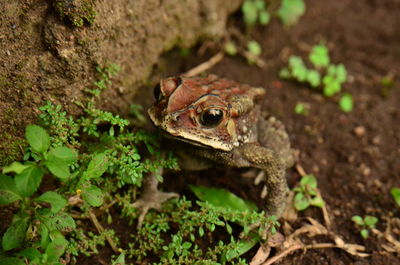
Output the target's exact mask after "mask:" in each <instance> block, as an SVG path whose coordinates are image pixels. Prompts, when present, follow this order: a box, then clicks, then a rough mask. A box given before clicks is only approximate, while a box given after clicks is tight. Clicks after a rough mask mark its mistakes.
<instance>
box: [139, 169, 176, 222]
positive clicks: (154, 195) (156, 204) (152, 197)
mask: <svg viewBox="0 0 400 265" xmlns="http://www.w3.org/2000/svg"><path fill="white" fill-rule="evenodd" d="M157 186H158V180H157V179H156V177H155V173H151V174H150V175H148V176H147V177H146V179H145V181H144V187H143V192H142V194H141V196H140V198H139V199H137V200H136V201H135V202H134V203H133V204H132V206H133V207H135V208H137V209H138V210H139V213H140V215H139V218H138V224H137V228H140V227H141V226H142V224H143V221H144V218H145V216H146V214H147V212H148V211H149V210H151V209H156V210H158V211H160V210H161V207H162V204H163V203H164V202H166V201H168V200H169V199H172V198H177V197H179V195H178V194H177V193H174V192H162V191H159V190H158V189H157Z"/></svg>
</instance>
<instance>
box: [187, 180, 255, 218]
mask: <svg viewBox="0 0 400 265" xmlns="http://www.w3.org/2000/svg"><path fill="white" fill-rule="evenodd" d="M189 188H190V190H191V191H192V192H193V193H194V194H195V195H196V196H197V197H198V198H199V199H200V200H202V201H207V202H208V203H210V204H211V205H213V206H217V207H223V208H226V209H231V210H236V211H241V212H243V211H246V212H253V211H257V206H255V204H254V203H252V202H249V201H246V200H243V199H242V198H239V197H238V196H236V195H235V194H233V193H231V192H229V191H226V190H223V189H215V188H207V187H201V186H194V185H189Z"/></svg>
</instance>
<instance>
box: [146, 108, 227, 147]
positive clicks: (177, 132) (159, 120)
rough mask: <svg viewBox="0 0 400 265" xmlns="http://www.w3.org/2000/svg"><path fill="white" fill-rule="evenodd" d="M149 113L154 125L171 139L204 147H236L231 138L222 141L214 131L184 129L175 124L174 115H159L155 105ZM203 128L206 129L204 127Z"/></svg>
mask: <svg viewBox="0 0 400 265" xmlns="http://www.w3.org/2000/svg"><path fill="white" fill-rule="evenodd" d="M148 114H149V116H150V119H151V120H152V122H153V123H154V125H155V126H156V127H157V128H160V129H161V130H162V131H163V132H164V135H165V136H166V137H167V138H169V139H174V140H179V141H182V142H185V143H188V144H191V145H195V146H199V147H203V148H210V149H218V150H222V151H231V150H232V149H233V148H234V144H233V143H232V141H231V140H230V139H229V140H228V139H226V140H225V141H222V140H221V139H220V138H218V137H217V136H215V137H213V133H214V132H213V133H208V134H206V133H204V131H203V132H202V131H201V130H200V129H197V128H191V130H189V128H186V130H183V129H179V127H177V126H173V122H172V121H173V120H176V119H175V118H174V117H173V115H167V116H165V117H159V116H158V115H157V111H156V110H155V108H154V107H152V108H150V109H149V110H148ZM174 127H175V128H174ZM203 130H205V129H204V128H203ZM210 130H212V129H210ZM210 132H211V131H210ZM216 135H217V134H216Z"/></svg>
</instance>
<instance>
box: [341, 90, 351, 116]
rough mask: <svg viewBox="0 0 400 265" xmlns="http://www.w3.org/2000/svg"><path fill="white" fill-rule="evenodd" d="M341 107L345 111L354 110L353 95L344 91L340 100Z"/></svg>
mask: <svg viewBox="0 0 400 265" xmlns="http://www.w3.org/2000/svg"><path fill="white" fill-rule="evenodd" d="M339 107H340V109H341V110H342V111H344V112H350V111H352V110H353V96H352V95H351V94H350V93H344V94H343V95H342V97H341V98H340V100H339Z"/></svg>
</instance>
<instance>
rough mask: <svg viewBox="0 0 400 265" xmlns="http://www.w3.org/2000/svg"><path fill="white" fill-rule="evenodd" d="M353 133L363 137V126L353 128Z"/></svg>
mask: <svg viewBox="0 0 400 265" xmlns="http://www.w3.org/2000/svg"><path fill="white" fill-rule="evenodd" d="M354 133H355V135H356V136H357V137H363V136H364V135H365V127H364V126H357V127H356V128H354Z"/></svg>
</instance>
